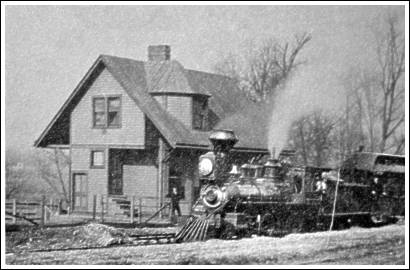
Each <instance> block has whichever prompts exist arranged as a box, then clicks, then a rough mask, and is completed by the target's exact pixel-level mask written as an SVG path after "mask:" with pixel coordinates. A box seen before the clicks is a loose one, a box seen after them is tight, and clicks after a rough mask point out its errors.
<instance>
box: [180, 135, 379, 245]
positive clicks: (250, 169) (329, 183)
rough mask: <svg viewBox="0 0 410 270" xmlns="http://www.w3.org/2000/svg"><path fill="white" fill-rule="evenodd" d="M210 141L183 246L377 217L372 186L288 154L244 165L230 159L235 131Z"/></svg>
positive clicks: (200, 167)
mask: <svg viewBox="0 0 410 270" xmlns="http://www.w3.org/2000/svg"><path fill="white" fill-rule="evenodd" d="M210 141H211V143H212V145H213V151H211V152H208V153H206V154H204V155H202V156H200V158H199V163H198V170H199V176H200V181H201V191H200V195H199V198H198V200H197V201H196V203H195V204H194V205H193V207H192V215H191V216H190V217H189V218H188V220H187V222H186V223H185V224H184V226H183V227H182V228H181V230H180V231H179V232H178V233H177V235H176V240H177V241H178V242H183V241H195V240H204V239H206V238H209V237H216V238H232V237H237V236H246V235H251V234H264V235H283V234H286V233H289V232H302V231H310V230H317V229H321V228H326V227H328V226H329V224H330V223H332V224H333V223H334V224H335V225H334V226H335V227H337V226H339V227H340V226H347V225H349V224H351V223H353V222H363V221H367V220H371V217H372V216H373V215H375V213H373V212H374V209H375V208H374V207H373V206H374V204H375V201H374V199H372V196H371V194H372V190H371V187H370V186H369V185H365V184H361V183H354V182H345V181H343V179H340V177H339V175H338V173H336V174H335V171H333V172H330V171H329V169H325V168H314V169H313V170H312V168H306V167H299V166H295V164H294V163H292V161H291V158H290V157H289V155H286V154H285V155H279V157H278V158H275V154H274V153H271V156H270V157H269V158H268V159H267V160H266V161H264V162H263V163H261V162H258V163H256V162H250V163H245V164H242V165H240V166H239V165H238V164H233V161H232V160H231V155H230V150H231V149H232V148H233V146H234V145H235V144H236V142H237V141H238V139H237V138H236V136H235V134H234V133H233V131H230V130H215V131H214V132H212V134H211V136H210ZM312 171H314V173H313V174H312V173H311V172H312ZM376 214H380V213H376ZM331 221H333V222H331Z"/></svg>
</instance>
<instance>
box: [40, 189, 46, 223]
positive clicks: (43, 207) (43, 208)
mask: <svg viewBox="0 0 410 270" xmlns="http://www.w3.org/2000/svg"><path fill="white" fill-rule="evenodd" d="M45 219H46V196H45V195H43V196H42V197H41V220H40V225H41V226H42V227H43V226H44V224H45Z"/></svg>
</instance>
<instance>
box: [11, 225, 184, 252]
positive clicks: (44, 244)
mask: <svg viewBox="0 0 410 270" xmlns="http://www.w3.org/2000/svg"><path fill="white" fill-rule="evenodd" d="M176 230H177V228H175V227H143V228H115V227H112V226H107V225H104V224H99V223H93V222H91V223H88V224H85V225H81V226H66V227H46V228H37V227H33V226H29V227H25V228H23V229H21V230H18V231H12V232H7V233H6V252H7V253H21V252H26V251H33V250H39V249H40V250H44V249H47V250H52V249H67V248H86V247H107V246H113V245H123V244H133V240H132V238H131V237H130V236H131V235H133V234H138V235H139V234H151V233H175V232H176Z"/></svg>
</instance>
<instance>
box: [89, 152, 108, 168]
mask: <svg viewBox="0 0 410 270" xmlns="http://www.w3.org/2000/svg"><path fill="white" fill-rule="evenodd" d="M90 161H91V164H90V167H91V168H97V169H103V168H104V164H105V156H104V150H92V151H91V160H90Z"/></svg>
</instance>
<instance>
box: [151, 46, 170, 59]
mask: <svg viewBox="0 0 410 270" xmlns="http://www.w3.org/2000/svg"><path fill="white" fill-rule="evenodd" d="M170 58H171V47H170V46H169V45H150V46H148V60H149V61H166V60H169V59H170Z"/></svg>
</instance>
